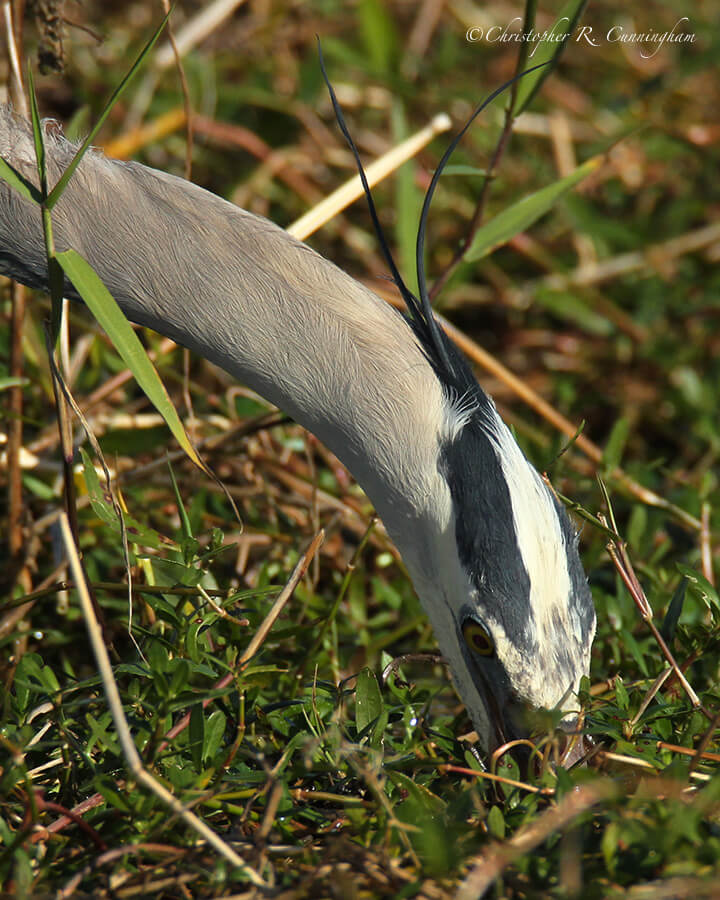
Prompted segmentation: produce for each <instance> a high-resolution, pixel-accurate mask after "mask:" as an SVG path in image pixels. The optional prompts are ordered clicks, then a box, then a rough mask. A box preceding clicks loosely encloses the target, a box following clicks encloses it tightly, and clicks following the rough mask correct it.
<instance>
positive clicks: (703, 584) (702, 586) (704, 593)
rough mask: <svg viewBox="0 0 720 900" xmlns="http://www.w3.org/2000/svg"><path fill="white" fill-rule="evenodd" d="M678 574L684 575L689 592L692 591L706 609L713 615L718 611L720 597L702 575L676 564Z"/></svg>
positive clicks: (719, 608)
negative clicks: (689, 587)
mask: <svg viewBox="0 0 720 900" xmlns="http://www.w3.org/2000/svg"><path fill="white" fill-rule="evenodd" d="M676 565H677V569H678V572H680V574H681V575H684V576H685V577H686V578H687V580H688V582H689V584H690V586H691V590H693V591H694V592H695V593H696V594H698V595H699V596H700V598H701V599H702V601H703V603H705V604H706V606H707V607H708V609H710V610H711V611H714V612H715V613H717V612H719V611H720V597H718V592H717V590H716V589H715V588H714V587H713V586H712V584H710V582H709V581H708V580H707V578H705V576H704V575H701V574H700V573H699V572H696V571H695V569H691V568H690V567H689V566H684V565H683V564H682V563H677V564H676Z"/></svg>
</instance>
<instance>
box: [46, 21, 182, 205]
mask: <svg viewBox="0 0 720 900" xmlns="http://www.w3.org/2000/svg"><path fill="white" fill-rule="evenodd" d="M171 12H172V8H171V9H170V10H168V13H167V15H166V16H165V18H164V19H163V20H162V22H161V23H160V24H159V25H158V27H157V29H156V30H155V33H154V34H153V36H152V37H151V38H150V40H149V41H148V42H147V44H145V47H144V48H143V50H142V51H141V53H140V55H139V56H138V58H137V59H136V60H135V62H134V63H133V64H132V66H131V68H130V70H129V72H128V73H127V75H126V76H125V77H124V78H123V80H122V81H121V82H120V84H119V85H118V86H117V87H116V88H115V90H114V91H113V93H112V96H111V97H110V99H109V100H108V102H107V104H106V105H105V109H104V110H103V111H102V112H101V113H100V118H99V119H98V120H97V122H96V123H95V125H94V126H93V128H92V129H91V130H90V132H89V134H88V136H87V137H86V138H85V140H84V141H83V142H82V145H81V146H80V147H79V148H78V151H77V153H76V154H75V156H73V158H72V160H71V162H70V165H69V166H68V167H67V169H65V171H64V172H63V174H62V175H61V177H60V178H59V180H58V183H57V184H56V185H55V187H54V188H53V189H52V190H51V191H50V193H49V194H48V198H47V208H48V209H52V208H53V206H55V204H56V203H57V202H58V200H59V199H60V197H61V196H62V193H63V191H64V190H65V187H66V185H67V183H68V181H70V179H71V178H72V176H73V173H74V172H75V169H77V167H78V166H79V165H80V161H81V160H82V158H83V156H85V154H86V152H87V149H88V147H89V146H90V145H91V144H92V142H93V141H94V140H95V136H96V135H97V133H98V131H100V129H101V128H102V126H103V125H104V124H105V120H106V119H107V117H108V116H109V115H110V112H111V110H112V108H113V106H115V104H116V103H117V101H118V99H119V98H120V96H121V94H122V93H123V92H124V90H125V88H126V87H127V86H128V85H129V84H130V82H131V81H132V79H133V76H134V75H135V73H136V72H137V71H138V69H139V68H140V66H141V65H142V64H143V62H144V61H145V57H146V56H147V55H148V53H150V51H151V50H152V48H153V47H154V46H155V42H156V41H157V39H158V38H159V37H160V35H161V33H162V30H163V28H165V25H166V24H167V21H168V19H169V18H170V13H171Z"/></svg>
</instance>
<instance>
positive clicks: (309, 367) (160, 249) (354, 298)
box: [0, 109, 450, 571]
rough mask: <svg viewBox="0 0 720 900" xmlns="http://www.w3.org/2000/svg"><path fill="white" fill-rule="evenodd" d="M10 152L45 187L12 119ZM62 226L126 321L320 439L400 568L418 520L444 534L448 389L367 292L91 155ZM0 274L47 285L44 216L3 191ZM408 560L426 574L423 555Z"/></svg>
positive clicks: (205, 200) (66, 150) (57, 150)
mask: <svg viewBox="0 0 720 900" xmlns="http://www.w3.org/2000/svg"><path fill="white" fill-rule="evenodd" d="M46 145H47V147H46V149H47V156H48V161H49V173H50V183H51V184H52V183H54V181H55V180H56V178H57V177H58V176H59V174H60V172H61V171H62V170H63V169H64V167H65V166H66V165H67V163H68V162H69V160H70V158H71V157H72V153H73V148H72V147H71V145H69V144H68V143H67V142H66V141H65V140H64V139H63V138H61V137H59V136H56V135H46ZM0 153H1V154H2V156H3V157H4V158H5V159H7V160H8V161H9V162H10V163H11V164H12V165H13V166H14V167H15V168H17V169H19V170H20V171H22V172H23V174H25V175H26V176H27V177H29V178H32V179H33V180H34V150H33V148H32V141H31V136H30V132H29V126H28V125H27V123H25V122H24V121H23V120H21V119H18V118H17V117H15V116H14V115H12V113H10V112H9V111H8V110H7V109H4V110H0ZM53 222H54V232H55V243H56V247H57V249H58V250H59V251H61V250H65V249H67V248H73V249H75V250H77V251H78V252H79V253H80V254H82V256H84V257H85V259H86V260H87V261H88V262H89V263H90V264H91V265H92V267H93V268H94V269H95V271H96V272H97V273H98V275H99V276H100V278H101V279H102V280H103V282H104V283H105V285H106V286H107V287H108V289H109V290H110V292H111V293H112V295H113V296H114V297H115V299H116V300H117V302H118V304H119V305H120V307H121V308H122V309H123V311H124V312H125V314H126V315H127V316H128V317H129V318H130V319H131V320H133V321H135V322H137V323H139V324H142V325H147V326H149V327H151V328H153V329H155V330H156V331H158V332H160V333H161V334H164V335H166V336H168V337H170V338H172V339H174V340H176V341H177V342H178V343H180V344H182V345H184V346H186V347H189V348H190V349H192V350H194V351H196V352H198V353H199V354H201V355H202V356H204V357H205V358H207V359H209V360H211V361H212V362H214V363H216V364H217V365H219V366H221V367H222V368H223V369H225V370H226V371H228V372H229V373H231V374H232V375H234V376H236V377H237V378H238V379H239V380H241V381H243V382H244V383H245V384H247V385H248V386H249V387H251V388H252V389H253V390H255V391H257V392H258V393H259V394H261V395H262V396H263V397H265V398H267V399H268V400H269V401H271V402H272V403H275V404H276V405H277V406H279V407H280V408H281V409H283V410H284V411H286V412H287V413H289V414H290V415H291V416H292V417H293V418H294V419H295V420H296V421H298V422H299V423H300V424H302V425H304V426H305V427H306V428H308V429H309V430H310V431H312V432H313V433H314V434H316V435H317V436H318V437H319V438H320V439H321V440H322V441H323V442H324V443H325V444H326V445H327V446H328V447H329V448H330V449H331V450H332V451H333V452H334V453H335V454H336V455H337V456H338V457H339V459H341V460H342V461H343V462H344V463H345V464H346V465H347V467H348V468H349V469H350V471H351V472H352V473H353V475H354V476H355V478H356V479H357V480H358V482H359V483H360V485H361V486H362V487H363V488H364V490H365V491H366V493H367V494H368V496H369V497H370V499H371V500H372V502H373V503H374V504H375V506H376V508H377V510H378V512H379V513H380V515H381V516H382V518H383V520H384V522H385V525H386V527H387V528H388V530H389V532H390V534H391V536H392V537H393V539H394V540H395V541H396V543H397V544H398V546H399V549H400V551H401V552H402V553H403V555H404V556H407V554H406V553H405V550H406V549H408V548H407V547H406V546H404V545H407V543H408V541H407V535H408V528H412V526H413V523H416V524H417V523H418V522H419V521H421V520H426V519H428V518H429V519H432V520H438V521H439V522H440V524H441V527H444V526H445V525H446V524H447V522H448V521H449V518H450V499H449V494H448V491H447V485H446V483H445V482H444V479H442V478H441V476H440V475H439V473H438V470H437V457H438V441H439V440H440V439H441V437H442V430H443V428H444V422H445V418H446V412H445V408H446V404H445V400H444V397H443V393H442V389H441V387H440V384H439V382H438V380H437V378H436V376H435V374H434V372H433V371H432V369H431V367H430V365H429V364H428V362H427V360H426V359H425V357H424V355H423V353H422V350H421V349H420V348H419V347H418V345H417V343H416V340H415V337H414V335H413V333H412V331H411V329H410V328H409V326H408V325H407V323H406V322H405V320H404V319H403V318H402V316H400V315H399V314H398V313H396V312H395V311H394V310H393V309H391V308H390V307H389V306H387V304H385V303H384V302H383V301H381V300H380V299H379V298H378V297H377V296H376V295H374V294H373V293H372V292H371V291H369V290H367V289H366V288H364V287H363V286H362V285H360V284H359V283H358V282H356V281H354V280H353V279H352V278H350V277H349V276H348V275H346V274H345V273H344V272H342V271H341V270H340V269H338V268H337V267H336V266H334V265H333V264H332V263H330V262H328V261H327V260H326V259H324V258H323V257H321V256H319V255H318V254H316V253H315V252H314V251H312V250H311V249H310V248H309V247H307V246H306V245H304V244H302V243H300V242H299V241H296V240H294V239H293V238H291V237H290V236H289V235H287V234H286V232H284V231H283V230H282V229H281V228H278V227H277V226H276V225H273V224H272V223H271V222H269V221H267V220H265V219H262V218H259V217H257V216H253V215H251V214H250V213H247V212H245V211H243V210H241V209H239V208H238V207H235V206H233V205H232V204H230V203H227V202H225V201H223V200H221V199H220V198H218V197H216V196H215V195H213V194H210V193H208V192H207V191H204V190H202V189H201V188H198V187H197V186H195V185H193V184H190V183H188V182H186V181H184V180H182V179H180V178H175V177H173V176H170V175H166V174H164V173H161V172H158V171H155V170H152V169H148V168H146V167H144V166H140V165H137V164H134V163H122V162H117V161H112V160H108V159H105V158H104V157H103V156H101V155H100V154H98V153H95V152H91V153H89V154H88V155H87V156H86V157H85V159H84V160H83V162H82V163H81V165H80V167H79V168H78V170H77V172H76V173H75V175H74V176H73V178H72V179H71V181H70V183H69V185H68V188H67V190H66V191H65V193H64V194H63V197H62V198H61V200H60V202H59V203H58V205H57V206H56V208H55V210H54V211H53ZM0 270H1V271H3V272H4V273H5V274H8V275H10V276H12V277H14V278H16V279H18V280H20V281H24V282H25V283H27V284H30V285H32V286H42V287H45V286H46V282H47V279H46V262H45V252H44V246H43V241H42V233H41V227H40V214H39V211H38V209H37V208H36V207H33V206H32V205H31V204H28V203H26V202H25V201H23V200H21V199H20V198H19V196H18V195H17V194H15V193H14V192H12V191H11V190H10V189H9V188H8V187H7V185H5V184H4V183H2V185H0ZM438 498H440V499H438ZM433 504H435V506H433ZM438 505H439V506H440V507H442V508H440V509H439V508H437V506H438ZM413 537H414V540H413V541H412V542H411V543H413V544H416V543H417V541H418V538H419V535H418V534H417V533H415V534H414V535H413ZM406 562H407V563H408V565H409V566H410V567H411V570H412V569H415V570H416V571H417V569H416V566H417V565H421V563H422V552H421V553H420V554H419V559H418V560H417V562H416V561H415V560H412V559H407V558H406Z"/></svg>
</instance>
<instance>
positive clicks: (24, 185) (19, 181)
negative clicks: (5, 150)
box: [0, 158, 42, 203]
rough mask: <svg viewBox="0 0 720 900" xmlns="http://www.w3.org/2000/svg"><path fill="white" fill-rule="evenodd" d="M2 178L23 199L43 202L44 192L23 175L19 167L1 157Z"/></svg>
mask: <svg viewBox="0 0 720 900" xmlns="http://www.w3.org/2000/svg"><path fill="white" fill-rule="evenodd" d="M0 178H2V180H3V181H6V182H7V183H8V184H9V185H10V187H11V188H12V189H13V190H15V191H17V192H18V194H20V196H21V197H22V198H23V200H29V201H30V202H31V203H41V202H42V194H41V193H40V191H39V190H38V189H37V188H36V187H35V185H34V184H33V183H32V181H29V180H28V179H27V178H26V177H25V176H24V175H21V174H20V172H18V170H17V169H15V168H14V167H13V166H11V165H10V163H9V162H6V161H5V160H4V159H2V158H0Z"/></svg>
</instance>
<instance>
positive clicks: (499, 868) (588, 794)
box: [455, 780, 620, 900]
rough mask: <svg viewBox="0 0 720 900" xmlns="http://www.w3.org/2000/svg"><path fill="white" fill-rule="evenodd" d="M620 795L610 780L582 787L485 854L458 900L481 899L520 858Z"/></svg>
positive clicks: (466, 882)
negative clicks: (604, 802) (601, 804)
mask: <svg viewBox="0 0 720 900" xmlns="http://www.w3.org/2000/svg"><path fill="white" fill-rule="evenodd" d="M619 792H620V788H619V786H618V785H616V784H615V783H614V782H612V781H609V780H607V781H599V782H597V783H596V784H585V785H579V786H578V787H576V788H575V790H574V791H572V792H571V793H569V794H566V795H565V796H564V797H563V799H562V800H561V801H560V803H558V805H557V806H554V807H552V808H551V809H548V810H545V812H543V813H542V814H541V815H540V816H538V818H537V819H536V820H535V821H534V822H532V823H531V824H529V825H526V826H525V827H524V828H520V829H519V830H518V831H517V832H516V833H515V834H514V835H513V837H512V838H510V840H509V841H506V842H505V843H504V844H499V845H495V846H493V847H490V849H489V850H487V851H486V852H485V853H484V854H482V856H480V858H479V860H478V861H477V863H476V864H475V866H474V868H473V869H472V870H471V872H470V874H469V875H468V876H467V878H466V879H465V881H464V882H463V883H462V884H461V885H460V889H459V890H458V892H457V894H456V895H455V900H478V898H479V897H482V896H483V894H484V893H485V892H486V891H487V890H488V888H489V887H490V886H491V885H492V883H493V882H494V881H495V879H496V878H498V877H499V876H500V875H501V874H502V872H503V870H504V869H505V868H507V866H509V865H510V864H511V863H513V862H515V860H516V859H519V858H520V857H521V856H524V855H525V854H526V853H530V851H531V850H534V849H535V848H536V847H538V846H540V844H542V843H543V841H545V840H547V838H549V837H551V836H552V835H554V834H555V833H557V832H558V831H560V830H561V829H563V828H566V827H567V826H568V825H569V824H570V823H571V822H572V821H573V820H574V819H576V818H577V817H578V816H581V815H582V814H583V813H585V812H587V811H588V810H589V809H591V808H592V807H593V806H596V805H597V804H598V803H602V802H603V801H606V800H610V799H612V798H614V797H615V796H617V795H618V794H619Z"/></svg>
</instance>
